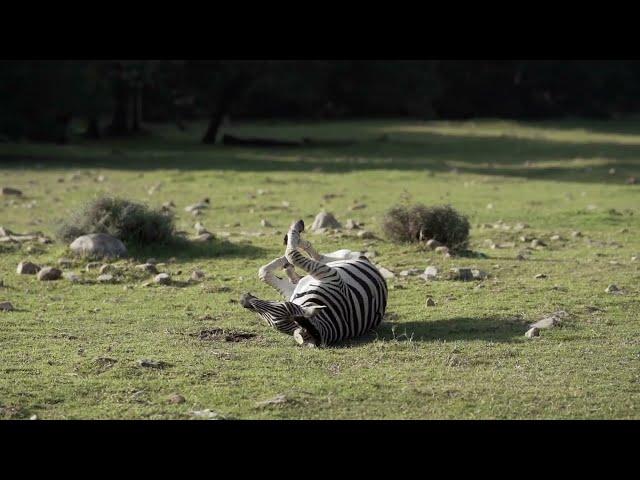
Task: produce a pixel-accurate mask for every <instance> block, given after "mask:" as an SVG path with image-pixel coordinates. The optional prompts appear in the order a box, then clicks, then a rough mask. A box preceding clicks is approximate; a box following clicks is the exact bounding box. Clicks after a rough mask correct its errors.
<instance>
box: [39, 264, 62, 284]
mask: <svg viewBox="0 0 640 480" xmlns="http://www.w3.org/2000/svg"><path fill="white" fill-rule="evenodd" d="M61 277H62V270H58V269H57V268H54V267H44V268H42V269H41V270H40V271H39V272H38V280H41V281H50V280H58V279H60V278H61Z"/></svg>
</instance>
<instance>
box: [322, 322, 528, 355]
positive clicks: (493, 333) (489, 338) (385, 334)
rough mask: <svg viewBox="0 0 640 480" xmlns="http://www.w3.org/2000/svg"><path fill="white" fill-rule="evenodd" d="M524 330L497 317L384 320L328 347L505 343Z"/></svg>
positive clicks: (524, 325)
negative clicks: (407, 343) (463, 341)
mask: <svg viewBox="0 0 640 480" xmlns="http://www.w3.org/2000/svg"><path fill="white" fill-rule="evenodd" d="M527 330H528V322H526V321H525V320H521V319H518V318H513V317H511V318H504V317H497V316H486V317H477V318H473V317H455V318H448V319H442V320H425V321H423V322H420V321H410V322H394V321H384V320H383V322H382V324H381V325H380V326H379V327H378V329H377V330H375V331H372V332H369V333H367V334H365V335H363V336H362V337H359V338H356V339H352V340H347V341H345V342H343V343H340V344H337V345H335V346H332V348H348V347H353V346H357V345H362V344H365V343H370V342H374V341H387V342H390V341H397V342H416V343H418V342H419V343H425V342H440V341H447V342H452V341H456V340H481V341H486V342H497V343H509V342H516V341H518V340H519V339H521V338H522V337H523V335H524V332H526V331H527Z"/></svg>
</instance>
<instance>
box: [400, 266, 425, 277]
mask: <svg viewBox="0 0 640 480" xmlns="http://www.w3.org/2000/svg"><path fill="white" fill-rule="evenodd" d="M419 273H420V269H419V268H410V269H409V270H402V271H401V272H400V273H399V274H398V275H400V276H401V277H409V276H414V275H418V274H419Z"/></svg>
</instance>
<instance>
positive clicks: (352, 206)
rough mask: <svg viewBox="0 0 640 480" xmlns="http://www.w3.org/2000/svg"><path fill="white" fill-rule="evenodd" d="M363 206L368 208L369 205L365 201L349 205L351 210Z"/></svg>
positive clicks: (360, 208)
mask: <svg viewBox="0 0 640 480" xmlns="http://www.w3.org/2000/svg"><path fill="white" fill-rule="evenodd" d="M363 208H367V206H366V205H365V204H364V203H356V204H354V205H351V206H350V207H349V210H352V211H353V210H362V209H363Z"/></svg>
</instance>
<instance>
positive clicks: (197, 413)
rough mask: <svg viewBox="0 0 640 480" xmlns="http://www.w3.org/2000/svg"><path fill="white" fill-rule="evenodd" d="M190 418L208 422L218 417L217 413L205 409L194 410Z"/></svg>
mask: <svg viewBox="0 0 640 480" xmlns="http://www.w3.org/2000/svg"><path fill="white" fill-rule="evenodd" d="M191 416H193V417H196V418H207V419H209V420H212V419H214V418H218V417H219V416H220V415H219V414H218V413H217V412H214V411H212V410H209V409H208V408H207V409H205V410H194V411H192V412H191Z"/></svg>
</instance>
